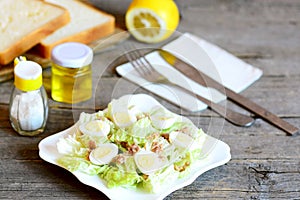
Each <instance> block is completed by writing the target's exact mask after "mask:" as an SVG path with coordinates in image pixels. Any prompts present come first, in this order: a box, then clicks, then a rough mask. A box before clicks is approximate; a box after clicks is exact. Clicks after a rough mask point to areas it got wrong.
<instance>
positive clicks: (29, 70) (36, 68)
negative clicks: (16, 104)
mask: <svg viewBox="0 0 300 200" xmlns="http://www.w3.org/2000/svg"><path fill="white" fill-rule="evenodd" d="M14 77H15V81H14V84H15V86H16V87H17V88H18V89H20V90H22V91H32V90H37V89H39V88H40V87H41V86H42V84H43V78H42V67H41V66H40V65H39V64H37V63H36V62H33V61H20V62H19V63H18V64H17V65H16V66H15V68H14Z"/></svg>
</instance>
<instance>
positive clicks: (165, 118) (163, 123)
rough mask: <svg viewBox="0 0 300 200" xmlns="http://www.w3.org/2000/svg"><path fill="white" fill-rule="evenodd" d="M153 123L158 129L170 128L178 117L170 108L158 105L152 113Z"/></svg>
mask: <svg viewBox="0 0 300 200" xmlns="http://www.w3.org/2000/svg"><path fill="white" fill-rule="evenodd" d="M150 119H151V121H152V124H153V126H154V127H155V128H157V129H167V128H170V127H171V126H172V125H173V124H174V123H175V122H176V120H177V117H176V116H175V115H174V114H173V113H171V112H169V111H168V110H166V109H164V108H162V107H158V108H155V109H154V111H153V112H151V114H150Z"/></svg>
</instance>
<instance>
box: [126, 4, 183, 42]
mask: <svg viewBox="0 0 300 200" xmlns="http://www.w3.org/2000/svg"><path fill="white" fill-rule="evenodd" d="M125 21H126V27H127V29H128V30H129V32H130V33H131V34H132V35H133V36H134V37H135V38H136V39H137V40H139V41H141V42H146V43H156V42H160V41H163V40H165V39H167V38H168V37H169V36H171V34H172V33H173V32H174V30H176V28H177V26H178V23H179V10H178V7H177V6H176V4H175V2H174V1H173V0H133V1H132V2H131V4H130V5H129V7H128V10H127V12H126V17H125Z"/></svg>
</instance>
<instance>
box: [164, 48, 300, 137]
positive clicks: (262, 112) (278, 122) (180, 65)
mask: <svg viewBox="0 0 300 200" xmlns="http://www.w3.org/2000/svg"><path fill="white" fill-rule="evenodd" d="M159 53H160V55H161V57H162V58H164V60H166V61H167V62H168V63H169V64H170V65H172V66H173V67H174V68H175V69H177V70H178V71H180V72H181V73H182V74H184V75H186V76H187V77H189V78H190V79H192V80H193V81H195V82H197V83H199V84H201V85H203V86H206V87H211V88H215V89H217V90H218V91H220V92H221V93H223V94H225V95H226V96H227V98H228V99H230V100H231V101H233V102H235V103H237V104H238V105H240V106H241V107H243V108H245V109H247V110H249V111H251V112H252V113H254V114H256V115H257V116H259V117H261V118H262V119H264V120H266V121H268V122H269V123H271V124H273V125H274V126H276V127H278V128H280V129H282V130H283V131H285V132H287V133H288V134H290V135H294V134H295V133H297V132H298V131H299V129H298V128H297V127H295V126H293V125H292V124H290V123H288V122H286V121H284V120H283V119H281V118H279V117H278V116H276V115H275V114H273V113H271V112H270V111H268V110H266V109H265V108H263V107H261V106H260V105H258V104H256V103H255V102H253V101H251V100H250V99H247V98H245V97H244V96H242V95H240V94H238V93H236V92H234V91H232V90H231V89H229V88H227V87H225V86H224V85H222V84H220V83H219V82H217V81H215V80H214V79H212V78H210V77H209V76H207V75H206V74H204V73H203V72H201V71H199V70H197V69H196V68H194V67H193V66H191V65H190V64H188V63H186V62H184V61H183V60H181V59H179V58H177V57H176V56H174V55H173V54H171V53H170V52H167V51H164V50H160V51H159Z"/></svg>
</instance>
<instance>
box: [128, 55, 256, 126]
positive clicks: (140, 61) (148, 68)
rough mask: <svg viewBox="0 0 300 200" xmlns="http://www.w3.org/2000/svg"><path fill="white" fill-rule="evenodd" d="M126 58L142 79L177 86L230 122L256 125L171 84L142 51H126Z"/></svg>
mask: <svg viewBox="0 0 300 200" xmlns="http://www.w3.org/2000/svg"><path fill="white" fill-rule="evenodd" d="M125 56H126V58H127V60H128V61H129V62H130V63H131V65H132V66H133V67H134V69H135V70H136V71H137V72H138V73H139V75H140V76H141V77H143V78H144V79H146V80H147V81H149V82H152V83H165V84H170V85H173V86H176V87H177V88H179V89H181V90H182V91H184V92H186V93H187V94H190V95H193V96H196V97H197V98H198V99H199V100H200V101H202V102H203V103H205V104H206V105H207V106H208V107H209V108H210V109H211V110H213V111H215V112H216V113H218V114H219V115H221V116H222V117H224V118H225V119H226V120H228V121H229V122H231V123H233V124H235V125H238V126H244V127H248V126H251V125H252V124H253V123H254V121H255V120H254V119H253V118H252V117H250V116H248V115H244V114H241V113H238V112H235V111H233V110H231V109H229V108H225V107H224V106H222V105H219V104H216V103H214V102H212V101H210V100H209V99H206V98H204V97H202V96H200V95H198V94H195V93H193V92H191V91H190V90H188V89H186V88H184V87H182V86H180V85H177V84H176V83H173V82H171V81H170V80H169V79H168V78H167V77H165V76H164V75H163V74H161V73H159V72H158V71H157V70H156V69H155V68H154V67H153V66H152V64H151V63H150V62H149V61H148V60H147V59H146V57H145V56H144V55H143V54H142V53H141V52H140V50H138V49H137V50H133V51H126V53H125Z"/></svg>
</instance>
